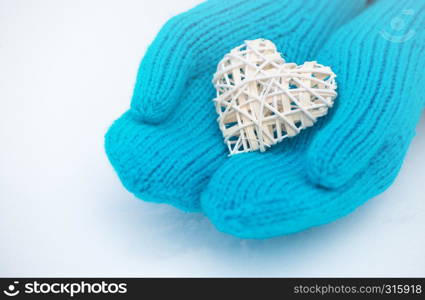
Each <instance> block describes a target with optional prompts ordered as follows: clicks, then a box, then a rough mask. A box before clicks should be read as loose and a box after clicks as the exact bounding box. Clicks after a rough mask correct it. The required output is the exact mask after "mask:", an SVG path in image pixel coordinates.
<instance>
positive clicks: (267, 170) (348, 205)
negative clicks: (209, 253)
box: [202, 0, 425, 238]
mask: <svg viewBox="0 0 425 300" xmlns="http://www.w3.org/2000/svg"><path fill="white" fill-rule="evenodd" d="M424 26H425V2H424V1H416V0H380V1H376V3H374V4H373V5H372V6H371V7H369V8H368V9H366V11H365V12H364V13H362V14H361V15H360V16H358V17H357V18H356V19H354V20H353V21H352V22H350V23H348V24H346V25H345V26H343V27H342V28H341V29H340V30H338V31H337V32H336V33H335V34H334V35H333V37H332V38H331V39H330V40H329V41H328V42H327V43H326V45H325V47H324V48H323V49H322V50H321V51H320V54H319V55H318V57H317V59H318V61H319V63H322V64H325V65H329V66H331V67H332V68H333V70H334V71H335V73H336V74H337V76H338V78H337V81H338V85H339V97H338V98H337V99H336V103H338V104H337V105H336V106H335V107H334V108H333V109H332V113H331V114H330V115H329V116H327V117H324V118H323V119H321V120H320V121H319V122H318V124H317V126H316V127H313V128H310V129H308V130H306V131H305V132H303V133H302V134H300V135H299V136H297V137H295V138H293V139H291V140H285V141H283V142H282V143H281V144H279V145H276V146H274V147H272V149H270V150H269V151H267V152H265V153H258V152H256V153H247V154H241V155H236V156H233V157H232V158H231V159H229V160H228V161H226V163H225V164H224V165H223V166H222V167H221V168H220V169H219V170H218V171H217V172H216V173H215V174H214V176H213V177H212V179H211V181H210V183H209V185H208V187H207V188H206V190H205V191H204V193H203V195H202V206H203V209H204V211H205V212H206V214H207V215H208V216H209V217H210V219H211V220H212V221H213V223H214V224H215V225H216V226H217V227H218V228H219V229H220V230H222V231H224V232H228V233H231V234H234V235H237V236H240V237H246V238H265V237H272V236H276V235H281V234H286V233H292V232H297V231H300V230H303V229H306V228H308V227H311V226H315V225H320V224H324V223H328V222H331V221H333V220H335V219H337V218H339V217H341V216H344V215H346V214H348V213H350V212H352V211H353V210H354V209H355V208H356V207H358V206H359V205H361V204H362V203H364V202H365V201H366V200H368V199H370V198H372V197H374V196H376V195H377V194H379V193H381V192H383V191H384V190H385V189H386V188H387V187H388V186H389V185H390V184H391V183H392V182H393V180H394V179H395V177H396V175H397V173H398V171H399V169H400V167H401V164H402V161H403V158H404V155H405V153H406V151H407V149H408V146H409V144H410V142H411V139H412V137H413V135H414V131H415V126H416V124H417V122H418V121H419V118H420V114H421V112H422V110H423V108H424V102H425V91H424V89H423V82H424V79H425V73H424V69H425V56H424V55H423V53H425V33H424V32H423V28H424Z"/></svg>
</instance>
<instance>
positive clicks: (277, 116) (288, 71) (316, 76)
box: [213, 39, 337, 155]
mask: <svg viewBox="0 0 425 300" xmlns="http://www.w3.org/2000/svg"><path fill="white" fill-rule="evenodd" d="M335 77H336V76H335V74H334V73H333V72H332V70H331V68H330V67H325V66H322V65H320V64H318V63H317V62H306V63H304V64H303V65H301V66H298V65H296V64H294V63H286V62H285V60H284V59H283V58H282V56H281V55H280V53H279V52H277V50H276V46H275V45H274V44H273V43H272V42H271V41H268V40H264V39H258V40H254V41H246V42H245V44H243V45H242V46H240V47H237V48H235V49H233V50H232V51H231V52H230V53H228V54H226V56H225V57H224V58H223V60H222V61H221V62H220V63H219V64H218V68H217V72H216V74H215V75H214V79H213V83H214V85H215V88H216V90H217V98H215V99H214V101H215V105H216V109H217V113H218V115H219V117H218V123H219V126H220V130H221V131H222V133H223V137H224V141H225V143H226V144H227V145H228V147H229V151H230V155H232V154H237V153H243V152H250V151H255V150H260V151H265V150H266V149H267V148H268V147H270V146H272V145H274V144H276V143H278V142H281V141H282V140H283V139H285V138H287V137H293V136H295V135H297V134H298V133H300V131H301V130H302V129H305V128H307V127H310V126H313V124H314V123H315V122H316V120H317V119H318V118H319V117H322V116H324V115H326V114H327V112H328V108H330V107H332V105H333V103H334V99H335V98H336V96H337V93H336V87H337V86H336V82H335Z"/></svg>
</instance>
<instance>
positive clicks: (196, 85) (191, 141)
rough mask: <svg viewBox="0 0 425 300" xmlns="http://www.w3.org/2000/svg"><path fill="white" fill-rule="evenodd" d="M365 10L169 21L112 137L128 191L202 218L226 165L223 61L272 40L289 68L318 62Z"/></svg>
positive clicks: (280, 5) (262, 1) (287, 6)
mask: <svg viewBox="0 0 425 300" xmlns="http://www.w3.org/2000/svg"><path fill="white" fill-rule="evenodd" d="M365 2H366V0H352V1H345V0H321V1H312V0H311V1H301V0H299V1H294V0H228V1H223V0H211V1H207V2H205V3H203V4H201V5H199V6H197V7H195V8H194V9H192V10H190V11H188V12H186V13H184V14H182V15H179V16H177V17H175V18H173V19H171V20H170V21H169V22H168V23H167V24H166V25H165V26H164V28H163V29H162V30H161V32H160V33H159V35H158V37H157V38H156V39H155V41H154V42H153V43H152V45H151V46H150V47H149V49H148V51H147V53H146V55H145V57H144V59H143V61H142V63H141V66H140V70H139V73H138V78H137V82H136V86H135V90H134V96H133V99H132V103H131V109H130V110H129V111H128V112H126V113H125V114H124V115H123V116H122V117H121V118H120V119H119V120H117V121H116V122H115V123H114V124H113V126H112V127H111V128H110V130H109V132H108V133H107V135H106V140H105V147H106V152H107V154H108V157H109V159H110V161H111V163H112V165H113V166H114V168H115V170H116V171H117V173H118V175H119V177H120V179H121V181H122V182H123V184H124V185H125V186H126V188H127V189H128V190H130V191H131V192H132V193H134V194H135V195H136V196H137V197H139V198H142V199H143V200H147V201H155V202H166V203H169V204H172V205H174V206H176V207H178V208H181V209H183V210H185V211H199V210H200V209H201V204H200V194H201V192H202V190H203V189H204V188H205V186H206V185H207V183H208V181H209V179H210V177H211V176H212V174H214V172H215V171H216V170H217V169H218V168H219V167H220V166H221V165H223V164H224V163H225V162H226V161H227V160H228V157H227V149H226V146H225V145H224V143H223V139H222V136H221V133H220V131H219V129H218V126H217V122H216V118H217V115H216V113H215V109H214V105H213V103H212V99H213V98H214V97H215V90H214V88H213V85H212V83H211V80H212V76H213V74H214V72H215V69H216V67H217V64H218V62H219V61H220V59H221V58H222V57H223V56H224V55H225V54H226V53H227V52H228V51H229V50H230V49H232V48H234V47H235V46H238V45H240V44H241V43H243V41H244V40H247V39H257V38H266V39H270V40H272V41H273V42H274V43H275V44H276V45H277V46H278V48H279V50H280V51H281V52H282V53H283V54H284V56H285V58H286V59H287V61H291V62H292V61H295V62H297V63H302V62H304V61H306V60H311V59H314V58H315V54H316V52H317V50H318V49H320V47H321V46H322V45H323V43H324V42H325V40H326V39H327V38H328V37H329V36H330V35H331V34H332V33H333V32H334V31H335V30H336V29H337V28H338V27H339V26H340V25H342V24H343V23H346V22H347V21H348V20H349V19H351V18H352V17H354V16H355V15H356V14H358V13H359V12H360V11H361V9H362V8H363V7H364V5H365ZM226 184H227V183H226ZM234 187H235V188H236V186H234ZM230 200H231V199H230Z"/></svg>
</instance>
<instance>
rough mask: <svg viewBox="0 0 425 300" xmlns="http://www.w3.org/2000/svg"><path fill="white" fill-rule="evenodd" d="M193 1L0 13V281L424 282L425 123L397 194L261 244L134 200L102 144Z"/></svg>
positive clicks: (8, 6)
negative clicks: (141, 69) (159, 45)
mask: <svg viewBox="0 0 425 300" xmlns="http://www.w3.org/2000/svg"><path fill="white" fill-rule="evenodd" d="M198 2H200V1H199V0H185V1H182V0H180V1H173V0H154V1H144V0H136V1H118V0H117V1H100V0H99V1H16V0H10V1H7V0H0V101H1V102H0V104H1V107H0V201H1V202H0V276H12V277H13V276H425V254H424V253H425V233H424V231H425V201H424V200H425V157H424V154H423V153H424V149H425V118H423V119H422V122H421V124H419V127H420V129H419V130H418V136H417V137H416V139H415V140H414V143H413V145H412V147H411V149H410V152H409V154H408V157H407V159H406V161H405V164H404V166H403V169H402V172H401V174H400V176H399V177H398V179H397V181H396V183H395V184H394V185H393V186H392V187H391V188H390V189H389V190H388V191H387V192H385V193H384V194H383V195H381V196H379V197H377V198H376V199H373V200H372V201H369V202H368V203H367V204H366V205H364V206H362V207H361V208H360V209H358V210H357V211H356V212H355V213H354V214H352V215H350V216H348V217H346V218H344V219H342V220H339V221H337V222H335V223H333V224H330V225H326V226H322V227H319V228H314V229H311V230H308V231H306V232H302V233H299V234H296V235H291V236H284V237H280V238H276V239H272V240H264V241H252V240H241V239H237V238H234V237H231V236H228V235H225V234H222V233H219V232H217V231H216V230H215V229H214V227H213V226H212V225H211V224H210V223H209V221H208V220H207V219H206V218H204V217H203V216H202V215H200V214H185V213H182V212H180V211H178V210H176V209H174V208H171V207H168V206H166V205H155V204H150V203H144V202H142V201H138V200H136V198H135V197H133V196H132V195H130V194H129V193H128V192H126V191H125V190H124V188H123V187H122V186H121V184H120V182H119V180H118V178H117V176H116V175H115V174H114V172H113V170H112V168H111V166H110V165H109V163H108V161H107V158H106V155H105V154H104V150H103V135H104V133H105V132H106V130H107V128H108V126H109V125H110V124H111V122H112V121H113V120H114V119H116V118H117V117H118V116H119V115H120V114H121V113H122V112H124V110H126V108H127V107H128V106H129V101H130V96H131V93H132V88H133V84H134V80H135V77H136V72H137V67H138V64H139V62H140V59H141V57H142V55H143V53H144V51H145V49H146V47H147V45H148V44H149V43H150V41H151V40H152V39H153V38H154V36H155V34H156V33H157V31H158V30H159V29H160V27H161V25H162V24H163V23H164V22H165V21H166V20H167V19H168V18H169V17H171V16H172V15H175V14H177V13H179V12H181V11H183V10H185V9H188V8H190V7H191V6H193V5H194V4H196V3H198Z"/></svg>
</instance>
